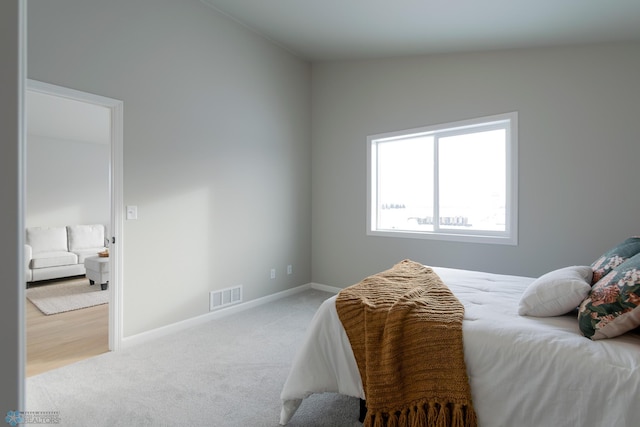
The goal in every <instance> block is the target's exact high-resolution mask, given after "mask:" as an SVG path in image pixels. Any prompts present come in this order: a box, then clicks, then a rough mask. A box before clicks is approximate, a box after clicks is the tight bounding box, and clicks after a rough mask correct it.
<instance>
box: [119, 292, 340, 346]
mask: <svg viewBox="0 0 640 427" xmlns="http://www.w3.org/2000/svg"><path fill="white" fill-rule="evenodd" d="M307 289H319V290H323V291H327V292H333V290H329V289H338V290H339V288H332V287H330V286H324V285H318V284H316V283H307V284H306V285H300V286H298V287H295V288H292V289H287V290H286V291H281V292H276V293H275V294H272V295H267V296H266V297H262V298H257V299H254V300H251V301H247V302H243V303H240V304H236V305H232V306H230V307H227V308H222V309H220V310H216V311H212V312H210V313H206V314H203V315H201V316H197V317H194V318H191V319H187V320H183V321H181V322H176V323H172V324H171V325H167V326H163V327H160V328H156V329H152V330H150V331H147V332H142V333H140V334H136V335H133V336H130V337H126V338H123V339H122V345H121V347H120V348H127V347H131V346H134V345H138V344H141V343H143V342H147V341H149V340H152V339H156V338H160V337H163V336H166V335H169V334H173V333H176V332H180V331H183V330H185V329H188V328H192V327H194V326H197V325H201V324H203V323H206V322H209V321H211V320H215V319H220V318H221V317H225V316H229V315H230V314H235V313H239V312H241V311H244V310H248V309H250V308H253V307H257V306H260V305H262V304H266V303H268V302H271V301H276V300H278V299H280V298H284V297H288V296H290V295H294V294H297V293H299V292H302V291H306V290H307Z"/></svg>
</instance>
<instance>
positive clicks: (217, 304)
mask: <svg viewBox="0 0 640 427" xmlns="http://www.w3.org/2000/svg"><path fill="white" fill-rule="evenodd" d="M239 302H242V285H240V286H236V287H233V288H225V289H220V290H217V291H211V292H210V293H209V311H213V310H219V309H221V308H223V307H228V306H230V305H233V304H238V303H239Z"/></svg>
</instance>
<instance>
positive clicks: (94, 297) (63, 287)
mask: <svg viewBox="0 0 640 427" xmlns="http://www.w3.org/2000/svg"><path fill="white" fill-rule="evenodd" d="M26 295H27V299H29V301H31V302H32V303H33V304H34V305H35V306H36V307H38V309H39V310H40V311H41V312H43V313H44V314H46V315H50V314H57V313H63V312H65V311H72V310H79V309H81V308H86V307H92V306H94V305H100V304H106V303H108V302H109V291H107V290H104V291H103V290H101V289H100V285H97V284H96V285H93V286H90V285H89V281H88V280H86V279H83V280H74V281H69V282H62V283H52V284H48V285H41V286H38V287H35V288H29V289H27V291H26Z"/></svg>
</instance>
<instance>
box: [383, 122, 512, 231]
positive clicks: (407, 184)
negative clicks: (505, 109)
mask: <svg viewBox="0 0 640 427" xmlns="http://www.w3.org/2000/svg"><path fill="white" fill-rule="evenodd" d="M434 144H435V137H434V136H432V135H426V136H417V137H408V138H405V139H399V140H392V141H388V142H383V143H379V144H377V149H378V152H377V160H378V215H377V217H378V229H387V230H408V231H433V229H434V226H433V221H434V219H433V218H434V215H435V212H434V152H435V150H434ZM438 168H439V170H438V176H437V178H438V188H439V194H438V199H439V216H440V228H441V229H443V230H456V229H461V228H464V229H465V230H483V231H504V230H505V222H506V206H505V205H506V132H505V130H504V129H497V130H488V131H483V132H475V133H464V134H458V135H452V136H442V137H440V138H439V139H438Z"/></svg>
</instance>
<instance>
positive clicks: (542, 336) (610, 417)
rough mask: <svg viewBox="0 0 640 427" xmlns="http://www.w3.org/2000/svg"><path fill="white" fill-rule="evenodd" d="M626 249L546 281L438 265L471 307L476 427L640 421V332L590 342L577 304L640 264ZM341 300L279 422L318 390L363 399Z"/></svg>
mask: <svg viewBox="0 0 640 427" xmlns="http://www.w3.org/2000/svg"><path fill="white" fill-rule="evenodd" d="M623 243H624V242H623ZM636 243H638V247H637V251H638V252H639V253H640V239H638V241H637V242H636ZM619 247H620V245H618V246H617V247H616V248H612V250H610V251H608V252H607V253H605V254H604V255H603V258H601V259H599V260H598V261H596V262H594V264H592V266H582V267H580V266H571V267H567V268H563V269H559V270H557V271H554V272H549V273H548V274H547V275H543V276H541V277H540V278H529V277H520V276H512V275H502V274H493V273H485V272H478V271H469V270H460V269H451V268H442V267H431V268H432V270H433V271H434V272H435V273H436V274H437V275H438V276H439V277H440V278H441V279H442V282H443V283H445V284H446V285H447V286H448V287H449V289H450V290H451V291H452V292H453V294H454V295H455V296H456V297H457V298H458V300H459V301H460V302H461V303H462V304H463V306H464V318H463V321H462V331H463V346H464V361H465V363H466V369H467V373H468V379H469V386H470V389H471V396H472V400H473V406H474V408H475V412H476V414H477V421H478V425H480V426H482V427H485V426H490V427H493V426H536V427H538V426H554V427H562V426H567V427H574V426H577V425H579V426H594V427H595V426H602V427H604V426H632V425H633V426H636V425H640V404H639V402H640V333H638V330H637V329H633V324H627V325H626V326H625V327H626V329H632V330H630V331H628V332H623V333H621V334H619V335H618V336H615V337H611V338H609V337H601V338H602V339H593V337H592V339H589V338H586V337H585V335H584V332H583V331H582V330H581V326H580V322H579V321H578V320H577V317H578V310H577V309H576V306H577V305H578V304H576V302H575V301H576V300H577V299H578V298H579V299H580V300H582V301H583V303H582V305H581V309H584V307H583V306H584V305H585V304H586V303H585V302H584V301H586V300H589V302H591V300H590V299H589V298H590V295H591V292H592V289H593V285H594V284H593V283H592V282H591V281H592V280H594V281H595V282H598V281H599V280H600V278H602V277H603V276H606V277H609V281H610V279H611V276H612V275H614V273H615V274H618V275H620V272H619V271H617V270H616V268H618V267H620V266H621V265H622V266H624V261H629V260H636V258H638V259H637V260H636V261H637V264H638V265H640V255H639V256H637V257H631V256H629V255H628V254H626V256H624V257H620V256H619V254H617V253H619V252H620V251H619V250H618V251H617V253H615V254H614V252H616V251H615V250H614V249H619ZM614 255H615V256H618V258H617V260H616V261H615V262H610V261H611V260H612V259H614ZM634 265H635V264H634ZM596 267H599V268H596ZM592 269H593V270H596V271H597V272H598V274H597V278H596V274H593V275H592V273H593V271H592ZM639 269H640V267H639ZM627 270H628V269H627ZM585 272H588V277H587V275H585V274H584V273H585ZM545 278H546V280H542V279H545ZM541 280H542V281H543V282H544V283H542V284H540V282H541ZM567 280H573V281H574V282H572V283H571V284H569V285H567V283H566V282H567ZM534 282H535V283H534ZM634 283H635V284H636V285H637V283H640V280H637V281H636V282H634ZM534 284H535V286H534ZM637 286H638V287H640V285H637ZM638 287H636V288H633V289H635V290H638ZM534 288H535V289H534ZM560 289H562V291H559V290H560ZM534 290H535V291H537V292H534ZM525 296H526V298H525ZM637 296H640V292H638V293H637ZM336 298H337V296H332V297H331V298H329V299H327V300H326V301H325V302H324V303H323V304H322V305H321V306H320V307H319V309H318V310H317V312H316V314H315V316H314V318H313V320H312V322H311V324H310V325H309V328H308V330H307V333H306V337H305V339H304V341H303V342H302V343H301V346H300V348H299V350H298V352H297V354H296V355H295V357H294V361H293V363H292V366H291V370H290V373H289V376H288V378H287V380H286V382H285V384H284V386H283V389H282V392H281V396H280V397H281V399H282V409H281V418H280V424H281V425H286V424H287V423H288V422H289V420H291V418H292V417H294V416H295V412H296V410H297V408H298V407H299V405H300V404H301V402H302V400H303V399H305V398H306V397H308V396H310V395H311V394H313V393H325V392H331V393H340V394H344V395H348V396H354V397H358V398H360V399H363V400H364V399H365V398H366V396H365V393H364V390H363V385H362V381H361V378H360V373H359V371H358V366H357V363H356V360H355V357H354V353H353V351H352V350H351V346H350V342H349V339H348V337H347V334H346V333H345V330H344V328H343V326H342V324H341V322H340V319H339V317H338V314H337V310H336ZM545 298H546V300H545V301H542V299H545ZM527 303H529V306H527ZM599 307H600V306H598V307H596V309H599ZM567 308H569V309H568V310H567ZM536 310H537V311H536ZM631 311H632V312H633V313H632V314H634V315H635V316H636V317H640V313H638V310H631ZM560 312H563V313H562V314H558V313H560ZM523 313H527V314H528V315H523ZM532 313H533V314H535V316H534V315H531V314H532ZM636 320H638V319H636ZM626 323H629V319H626Z"/></svg>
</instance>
